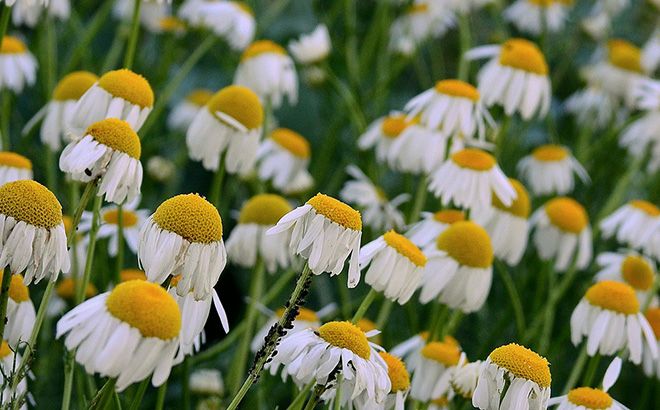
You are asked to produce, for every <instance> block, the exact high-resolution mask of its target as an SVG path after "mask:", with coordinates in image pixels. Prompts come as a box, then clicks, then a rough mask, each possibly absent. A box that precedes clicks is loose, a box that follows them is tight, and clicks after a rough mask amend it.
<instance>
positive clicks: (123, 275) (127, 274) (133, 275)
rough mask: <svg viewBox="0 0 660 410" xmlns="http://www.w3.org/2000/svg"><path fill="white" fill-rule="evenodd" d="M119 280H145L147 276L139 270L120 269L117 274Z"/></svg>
mask: <svg viewBox="0 0 660 410" xmlns="http://www.w3.org/2000/svg"><path fill="white" fill-rule="evenodd" d="M119 280H120V281H121V282H128V281H129V280H147V275H146V274H145V273H144V271H143V270H140V269H122V271H121V272H119ZM170 284H171V283H170ZM172 286H174V285H172Z"/></svg>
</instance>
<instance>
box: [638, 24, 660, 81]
mask: <svg viewBox="0 0 660 410" xmlns="http://www.w3.org/2000/svg"><path fill="white" fill-rule="evenodd" d="M642 65H643V66H644V69H645V70H646V71H647V72H649V73H652V72H654V71H656V70H657V69H658V67H660V29H656V30H655V31H654V32H653V33H652V34H651V36H650V37H649V39H648V40H647V41H646V43H645V44H644V47H642Z"/></svg>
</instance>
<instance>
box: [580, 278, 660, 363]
mask: <svg viewBox="0 0 660 410" xmlns="http://www.w3.org/2000/svg"><path fill="white" fill-rule="evenodd" d="M585 338H586V339H587V342H586V343H587V354H588V355H589V356H593V355H595V354H597V353H598V354H601V355H603V356H611V355H614V354H616V353H617V352H618V351H620V350H622V349H626V350H627V351H628V352H629V360H630V361H631V362H633V363H635V364H640V363H641V362H642V351H643V345H644V344H645V343H644V340H645V341H646V344H647V345H648V347H649V349H650V352H651V356H652V357H654V358H657V356H658V349H657V347H658V346H657V342H656V339H655V336H654V335H653V329H651V326H650V325H649V322H648V321H647V320H646V318H645V317H644V315H643V314H642V313H641V312H640V311H639V301H638V300H637V296H636V295H635V290H634V289H633V288H632V287H631V286H630V285H627V284H625V283H622V282H615V281H609V280H605V281H602V282H598V283H596V284H595V285H592V286H591V287H590V288H589V289H588V290H587V293H586V294H585V295H584V297H583V298H582V300H580V303H578V305H577V307H576V308H575V310H574V311H573V314H572V315H571V341H572V342H573V344H574V345H576V346H577V345H578V344H580V342H582V340H583V339H585Z"/></svg>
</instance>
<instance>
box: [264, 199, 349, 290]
mask: <svg viewBox="0 0 660 410" xmlns="http://www.w3.org/2000/svg"><path fill="white" fill-rule="evenodd" d="M286 231H291V241H290V242H289V250H290V252H291V253H292V254H296V255H300V256H301V257H302V258H304V259H306V260H307V266H309V269H311V271H312V272H313V273H314V274H315V275H320V274H322V273H323V272H329V273H330V276H334V275H338V274H339V273H341V271H342V270H343V268H344V262H345V261H346V259H348V258H349V257H350V262H349V264H348V287H349V288H354V287H355V286H357V284H358V282H359V281H360V268H359V266H358V262H359V260H358V254H359V251H360V239H361V238H362V218H361V216H360V213H359V212H358V211H356V210H354V209H353V208H351V207H350V206H348V205H346V204H345V203H343V202H341V201H339V200H337V199H335V198H332V197H330V196H327V195H323V194H320V193H319V194H316V195H315V196H314V197H313V198H311V199H309V200H308V201H307V202H306V203H305V205H302V206H299V207H298V208H296V209H294V210H293V211H291V212H289V213H288V214H286V215H284V216H283V217H282V219H280V220H279V221H278V222H277V225H275V226H274V227H272V228H270V229H269V230H268V231H267V234H268V235H274V234H278V233H280V232H286Z"/></svg>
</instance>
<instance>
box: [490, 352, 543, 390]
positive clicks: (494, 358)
mask: <svg viewBox="0 0 660 410" xmlns="http://www.w3.org/2000/svg"><path fill="white" fill-rule="evenodd" d="M489 357H490V361H491V362H493V363H495V364H496V365H498V366H499V367H503V368H505V369H507V370H508V371H510V372H511V373H513V375H514V376H516V377H520V378H523V379H527V380H531V381H533V382H534V383H536V384H538V385H539V386H541V387H550V382H551V381H552V376H551V375H550V364H549V363H548V361H547V360H546V359H545V357H542V356H540V355H539V354H538V353H536V352H534V351H532V350H530V349H528V348H526V347H524V346H521V345H518V344H515V343H511V344H508V345H504V346H500V347H498V348H497V349H495V350H493V351H492V352H491V354H490V356H489Z"/></svg>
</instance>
